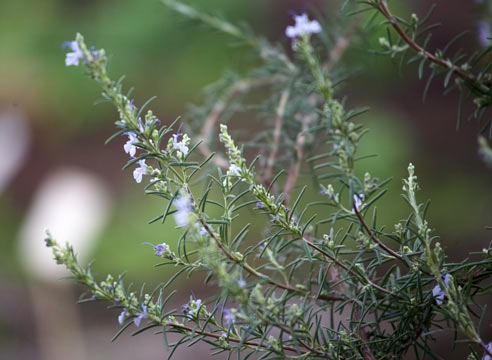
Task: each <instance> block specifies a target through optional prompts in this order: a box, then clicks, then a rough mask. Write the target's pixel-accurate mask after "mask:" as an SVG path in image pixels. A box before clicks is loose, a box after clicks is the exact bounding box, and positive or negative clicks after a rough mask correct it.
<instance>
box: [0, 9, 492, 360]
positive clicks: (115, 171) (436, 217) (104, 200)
mask: <svg viewBox="0 0 492 360" xmlns="http://www.w3.org/2000/svg"><path fill="white" fill-rule="evenodd" d="M434 2H435V3H436V4H437V9H436V12H435V14H434V15H433V17H432V21H433V22H440V23H442V26H441V27H440V28H438V29H437V30H436V31H435V32H434V36H433V38H432V41H431V49H432V48H435V47H443V46H444V45H445V44H446V42H447V41H448V40H449V39H450V38H452V37H453V36H454V35H455V34H457V33H459V32H461V31H463V30H466V29H468V30H470V32H469V34H467V35H466V36H465V37H464V38H462V39H461V40H460V41H458V42H457V44H456V45H455V46H454V47H453V49H455V50H456V49H458V48H459V47H463V48H464V49H465V50H467V51H469V52H472V51H474V50H476V49H477V48H479V46H480V44H479V42H478V41H477V33H476V22H477V20H479V19H481V18H483V17H484V15H485V14H484V13H483V12H482V10H480V9H481V8H480V7H478V6H477V5H476V4H474V3H473V2H471V1H466V2H463V1H460V0H441V1H434ZM188 3H191V4H195V5H199V7H200V8H202V9H204V10H207V11H211V12H216V13H221V14H224V15H225V16H226V18H228V19H230V20H231V21H233V22H235V21H245V22H247V23H249V24H250V26H251V28H253V29H254V30H255V31H256V32H257V33H262V34H264V35H265V36H266V37H268V38H269V39H270V40H272V41H279V42H281V43H282V44H283V45H284V46H286V47H289V46H290V40H288V39H286V38H285V37H284V35H283V34H284V29H285V26H286V25H288V24H290V23H291V22H292V20H291V18H290V15H289V13H288V11H289V10H290V9H293V10H297V11H301V10H302V9H303V8H304V7H305V6H306V5H309V7H313V8H316V9H318V10H319V11H323V10H324V9H327V10H326V11H327V15H326V18H327V19H328V21H329V19H330V16H334V15H335V13H333V12H332V13H330V11H333V10H334V9H336V6H334V2H332V1H286V0H276V1H274V0H271V1H265V0H249V1H228V0H207V1H199V0H189V1H188ZM428 6H429V2H428V1H406V2H401V3H398V4H397V3H396V2H395V3H394V4H393V5H392V7H393V8H394V10H395V13H397V14H401V15H402V16H404V17H406V16H408V15H409V14H411V12H416V13H417V14H423V13H425V12H426V10H427V9H428ZM395 7H396V8H395ZM330 14H332V15H330ZM76 32H80V33H82V34H84V36H85V38H86V41H87V43H89V44H94V45H95V46H96V47H98V48H101V47H102V48H105V49H106V52H107V54H108V55H110V72H111V74H112V76H113V77H118V76H120V75H121V74H126V79H125V82H124V84H125V85H126V87H132V86H134V87H135V89H136V90H135V92H134V97H135V101H136V104H137V105H141V104H142V103H143V102H144V101H145V100H146V99H147V98H149V97H151V96H153V95H157V100H155V101H154V102H153V103H152V105H151V108H152V109H153V111H154V113H156V114H157V115H158V116H159V117H160V119H161V120H163V121H164V122H166V123H170V122H171V121H173V120H174V119H175V118H176V117H177V116H178V115H180V114H182V113H184V112H185V111H186V104H187V103H190V102H195V103H199V102H200V101H201V100H202V99H203V95H202V90H201V89H202V88H203V86H205V85H207V84H208V83H210V82H212V81H214V80H215V79H216V78H218V77H219V76H220V75H221V74H222V73H223V71H224V70H226V69H234V70H236V71H238V72H245V71H247V69H248V68H249V67H250V66H251V65H252V61H251V57H249V56H245V55H246V54H247V51H248V49H246V48H243V47H238V46H229V45H231V44H232V43H234V42H233V41H231V39H229V38H227V37H225V36H222V35H218V34H217V33H215V32H214V31H209V30H207V29H204V28H203V27H200V26H198V25H196V24H191V23H190V22H188V21H185V20H184V19H182V18H180V17H179V16H177V15H176V14H174V13H172V12H171V11H170V10H168V9H167V8H166V7H165V6H164V5H162V4H161V3H160V2H159V1H157V0H144V1H139V2H136V1H129V0H100V1H89V0H77V1H75V0H70V1H69V0H63V1H62V0H45V1H32V0H16V1H14V0H3V1H2V2H1V3H0V54H1V56H0V126H2V124H7V125H5V126H2V127H0V142H3V145H2V144H0V150H3V151H2V153H1V156H2V158H3V159H4V161H3V162H4V163H5V164H7V165H5V164H4V166H3V167H0V288H1V290H0V359H19V360H27V359H29V360H31V359H32V360H38V359H52V360H53V359H55V360H56V359H91V360H98V359H117V358H118V359H134V358H138V359H155V358H161V357H164V356H165V354H166V353H167V352H166V350H165V349H164V345H163V341H162V339H161V337H160V336H158V335H155V336H152V335H150V334H147V335H143V336H142V335H141V336H137V337H133V338H132V337H130V336H124V337H122V338H120V339H118V340H117V341H116V342H115V343H113V344H111V343H110V339H111V337H112V335H113V334H114V333H115V332H116V331H117V330H118V324H117V320H116V317H117V315H118V312H117V311H115V310H113V311H107V310H106V309H105V305H103V304H101V303H91V304H83V305H74V303H75V300H76V298H77V297H78V296H79V294H80V293H81V292H82V290H81V289H79V288H76V287H73V284H72V282H70V281H66V280H61V281H60V280H58V279H59V277H60V276H58V275H57V274H55V275H53V274H52V273H51V272H50V270H46V274H45V271H44V270H43V269H44V265H42V264H41V265H36V266H37V267H36V266H34V265H32V264H34V263H37V262H38V261H39V258H40V257H42V254H41V253H38V250H37V246H36V245H35V244H34V242H33V241H36V240H35V239H38V241H39V242H41V243H42V239H43V231H44V227H46V226H49V225H50V224H51V221H53V222H54V223H57V224H58V223H60V224H67V223H69V221H68V220H67V219H68V218H70V216H71V211H70V210H69V211H66V212H63V213H57V212H56V211H55V212H52V211H51V210H49V211H48V210H45V208H44V207H43V206H45V207H46V209H48V208H50V209H52V208H51V207H50V206H51V205H50V204H51V203H52V202H53V203H56V201H58V200H57V198H56V196H55V197H54V198H53V199H51V198H50V196H47V195H46V196H42V195H41V193H42V192H43V189H45V190H46V189H48V188H50V186H51V188H54V189H61V188H60V187H59V186H60V185H59V184H60V183H58V182H56V181H57V180H56V179H58V180H59V179H60V178H59V177H58V178H57V176H61V178H62V179H63V176H62V175H60V174H65V175H66V174H71V175H73V176H79V175H80V176H81V178H82V179H87V176H89V178H90V181H86V182H85V183H87V184H92V185H93V186H95V188H96V189H97V191H99V192H98V194H100V196H97V197H96V198H95V200H94V201H93V202H92V203H91V206H93V208H92V207H89V209H86V213H87V214H89V215H90V216H89V215H88V216H87V219H88V221H93V222H95V223H98V224H100V225H99V227H97V228H95V229H94V230H93V231H92V233H90V231H89V230H88V234H87V236H85V237H84V236H82V235H81V234H82V233H84V231H79V230H74V229H75V228H73V227H72V230H74V231H76V233H77V234H74V236H79V235H80V236H81V238H82V239H83V240H81V241H85V242H86V243H87V244H85V245H81V248H82V249H85V250H84V251H81V256H82V257H83V259H85V260H84V261H87V260H89V259H92V258H95V259H97V262H96V264H95V269H96V271H97V273H98V274H100V276H104V274H106V273H108V272H111V273H113V274H118V273H121V272H123V271H126V270H127V271H128V275H127V279H128V280H129V281H134V282H135V283H137V284H140V283H142V282H147V283H148V284H150V286H151V285H152V284H156V283H159V282H160V281H163V280H165V279H167V278H168V277H169V275H170V273H171V271H172V269H171V268H169V269H164V268H154V267H153V264H154V263H155V262H156V259H155V257H154V256H153V254H152V251H150V250H151V248H150V247H146V246H141V243H142V242H144V241H149V242H153V243H159V242H163V241H166V242H168V243H171V244H172V243H173V242H174V241H175V239H176V238H177V234H178V232H177V231H175V230H174V228H173V224H165V225H161V224H154V225H147V221H148V220H149V219H151V218H153V217H154V216H156V214H158V213H159V212H161V211H162V210H163V206H164V205H163V204H162V202H160V201H159V200H156V199H151V198H147V197H144V196H143V187H142V186H139V185H137V184H135V182H134V181H133V179H132V176H131V172H130V170H127V171H125V172H122V171H121V168H122V166H123V165H124V163H125V161H126V158H127V157H126V155H125V154H124V153H123V151H121V150H122V149H121V146H122V145H123V142H124V139H121V140H117V141H116V142H114V143H111V144H109V145H107V146H105V145H104V141H105V139H106V138H107V137H108V136H109V135H111V134H112V132H113V122H114V120H116V116H117V115H116V113H115V111H114V110H113V108H112V107H111V106H110V105H108V104H99V105H97V106H94V102H95V100H96V99H97V98H98V97H99V94H100V90H99V88H98V87H97V85H96V84H95V83H94V82H93V81H91V80H90V79H88V78H87V77H86V76H85V74H84V73H83V71H81V70H80V69H77V68H67V67H65V65H64V56H65V51H64V50H62V49H61V44H62V42H63V41H67V40H72V39H73V38H74V36H75V33H76ZM378 36H379V35H378V34H377V33H374V34H373V33H369V34H368V36H367V42H366V43H364V44H362V43H360V42H359V43H357V44H356V46H355V47H354V48H353V49H351V50H350V51H349V52H348V53H347V54H346V62H345V66H347V67H351V66H353V67H354V68H360V67H361V66H363V68H362V71H361V72H358V73H357V74H358V75H357V76H354V77H353V78H352V79H351V80H350V81H349V82H347V84H346V86H345V87H344V88H342V89H341V90H340V95H344V96H345V95H346V96H347V97H348V104H349V105H350V106H370V107H371V109H372V110H371V111H370V112H369V113H368V114H366V115H364V116H363V117H361V118H359V121H362V122H364V123H365V124H366V125H367V127H368V128H369V129H370V130H371V131H370V133H369V134H368V135H367V136H366V137H365V139H364V141H363V148H362V149H361V152H362V153H377V154H379V157H378V158H377V159H375V160H374V159H372V160H368V161H366V162H365V163H363V164H362V163H361V167H362V168H363V169H369V170H370V171H371V174H373V175H374V176H378V177H380V178H386V177H392V178H393V181H392V182H391V183H390V185H389V192H388V194H387V195H386V196H385V197H384V198H383V199H382V200H381V201H380V204H379V206H378V207H379V222H380V224H388V226H392V224H394V223H395V222H396V221H398V220H399V219H401V218H403V217H406V215H407V214H408V209H407V208H406V205H405V203H404V202H403V201H402V200H401V198H400V196H399V193H400V189H401V180H400V179H401V178H403V177H404V176H405V175H406V169H407V166H408V163H409V162H412V163H414V164H415V165H416V169H417V174H418V176H419V183H420V185H421V187H422V191H421V192H420V198H421V199H422V200H424V199H427V198H430V199H431V206H430V210H429V221H430V223H431V226H432V227H433V228H435V229H436V234H438V235H439V236H440V241H441V243H442V244H443V245H444V246H445V247H446V248H447V251H448V254H449V258H450V259H452V260H459V259H462V258H463V257H464V256H466V255H465V254H466V253H468V252H470V251H481V249H482V248H484V247H486V246H487V244H488V242H489V241H490V233H487V231H486V230H485V229H484V227H485V226H487V225H492V211H491V208H490V203H491V200H492V196H491V194H490V184H491V181H492V171H491V169H490V168H487V167H486V166H485V165H484V164H483V162H482V161H481V159H480V157H479V155H478V147H477V141H476V134H477V132H478V129H479V125H478V124H477V123H476V122H474V121H471V122H466V121H465V122H464V123H463V126H462V128H461V129H460V130H459V131H456V129H455V128H456V112H457V98H458V94H457V93H451V94H449V95H447V96H443V95H442V90H443V89H442V83H443V80H442V79H439V80H437V81H435V82H434V83H433V85H432V86H431V88H430V91H429V94H428V96H427V100H426V102H425V103H423V102H422V92H423V89H424V86H425V81H419V80H418V78H417V71H416V69H415V67H414V66H409V67H404V68H403V72H399V71H398V66H397V65H396V63H392V62H391V61H390V59H388V58H386V57H381V56H378V55H374V54H372V53H370V52H369V51H368V48H369V47H370V46H373V47H374V48H377V46H378V45H377V43H378V42H377V39H378ZM427 71H428V70H427ZM472 110H473V104H471V103H468V104H466V105H465V107H464V113H465V114H468V113H470V112H471V111H472ZM232 124H233V125H232V126H233V127H234V128H242V129H245V130H244V131H247V130H248V129H250V130H252V129H254V128H255V126H257V123H255V122H254V121H250V122H248V123H245V122H234V121H233V122H232ZM2 135H3V137H1V136H2ZM9 141H10V142H9ZM8 164H10V165H8ZM84 176H85V177H84ZM54 179H55V180H54ZM60 181H61V180H60ZM83 181H85V180H83ZM50 184H51V185H50ZM92 185H91V186H92ZM90 189H92V187H89V188H88V189H87V191H90ZM46 191H47V190H46ZM48 193H49V194H52V193H50V192H44V193H43V194H48ZM79 195H80V196H81V198H77V197H75V198H74V199H73V208H74V209H75V208H77V207H78V203H77V199H79V200H80V199H83V196H84V193H83V191H81V192H80V194H79ZM311 196H315V194H314V193H313V194H311ZM36 204H37V205H36ZM77 211H78V210H77ZM77 211H75V210H74V214H86V213H84V212H80V213H79V212H77ZM80 211H82V210H80ZM39 214H42V215H43V214H44V215H46V216H48V215H47V214H55V215H53V216H54V218H53V219H52V220H51V219H50V220H49V221H50V222H49V224H46V225H42V226H38V225H37V222H36V220H35V219H38V218H40V219H44V218H43V216H42V215H39ZM91 214H92V215H91ZM73 216H75V215H73ZM79 216H81V215H79ZM91 216H95V217H97V218H94V219H92V218H91ZM84 217H85V215H84ZM33 219H34V220H33ZM54 227H55V228H56V226H54ZM84 229H85V228H84ZM66 231H68V232H67V234H69V233H70V231H69V230H66ZM60 233H63V234H65V233H64V232H61V231H60ZM54 235H55V237H57V234H56V233H55V234H54ZM58 240H59V241H60V242H65V241H69V242H72V239H70V238H58ZM89 242H90V244H89ZM62 276H63V274H62ZM101 280H103V279H102V278H101ZM177 286H178V287H179V296H178V298H177V299H175V304H174V305H175V306H176V307H179V306H180V305H181V303H183V302H186V301H187V299H188V298H189V296H190V294H191V292H192V291H193V292H194V293H195V294H201V295H200V296H202V297H203V298H206V297H207V295H211V293H212V290H213V289H210V288H205V287H204V286H203V285H202V282H201V279H194V280H187V279H184V278H182V279H181V280H179V281H178V282H177ZM489 319H490V316H489ZM489 323H490V321H485V322H484V325H483V329H482V330H483V333H484V334H485V330H486V329H487V328H488V324H489ZM489 335H490V333H489ZM484 338H485V340H490V339H489V338H487V337H484ZM451 341H452V339H451V337H450V339H448V340H445V339H443V340H441V341H439V343H438V344H437V346H438V347H440V348H441V349H440V353H441V354H442V356H443V357H444V358H446V359H463V358H464V357H465V354H466V349H463V351H461V350H460V351H453V350H452V348H451V346H450V342H451ZM191 356H195V357H196V358H200V359H208V358H210V356H209V355H208V349H207V347H206V346H195V347H192V348H186V347H183V348H182V349H181V350H178V353H177V355H176V358H177V359H180V358H182V359H187V358H190V357H191Z"/></svg>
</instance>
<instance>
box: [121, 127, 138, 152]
mask: <svg viewBox="0 0 492 360" xmlns="http://www.w3.org/2000/svg"><path fill="white" fill-rule="evenodd" d="M126 135H128V141H127V142H126V143H125V145H123V149H124V150H125V152H126V153H127V154H128V155H130V156H131V157H134V156H135V154H136V152H137V147H136V146H135V144H136V143H138V138H137V136H136V135H135V134H134V133H131V132H128V133H126Z"/></svg>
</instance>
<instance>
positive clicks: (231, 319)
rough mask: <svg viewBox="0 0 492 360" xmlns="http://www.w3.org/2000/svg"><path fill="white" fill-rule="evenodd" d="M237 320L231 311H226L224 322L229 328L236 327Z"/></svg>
mask: <svg viewBox="0 0 492 360" xmlns="http://www.w3.org/2000/svg"><path fill="white" fill-rule="evenodd" d="M235 320H236V316H235V315H234V313H233V312H232V311H231V310H230V309H224V321H225V322H226V324H227V326H231V325H234V321H235Z"/></svg>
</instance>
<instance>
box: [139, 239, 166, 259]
mask: <svg viewBox="0 0 492 360" xmlns="http://www.w3.org/2000/svg"><path fill="white" fill-rule="evenodd" d="M142 244H147V245H151V246H152V247H153V248H154V255H155V256H159V257H162V256H163V255H164V254H165V253H167V252H169V250H170V249H169V245H168V244H166V243H162V244H157V245H154V244H152V243H149V242H144V243H142Z"/></svg>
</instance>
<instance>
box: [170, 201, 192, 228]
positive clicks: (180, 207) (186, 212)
mask: <svg viewBox="0 0 492 360" xmlns="http://www.w3.org/2000/svg"><path fill="white" fill-rule="evenodd" d="M173 204H174V206H175V207H176V210H177V211H176V212H175V213H174V221H176V225H178V226H179V227H182V226H186V225H188V223H189V222H190V214H191V212H192V207H191V201H190V199H189V198H188V196H186V195H182V196H180V197H178V198H177V199H176V200H174V202H173Z"/></svg>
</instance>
